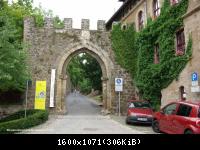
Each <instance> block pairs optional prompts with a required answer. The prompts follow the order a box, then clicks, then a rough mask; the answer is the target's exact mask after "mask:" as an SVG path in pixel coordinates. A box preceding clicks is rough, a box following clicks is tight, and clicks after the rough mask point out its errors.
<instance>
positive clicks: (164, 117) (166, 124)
mask: <svg viewBox="0 0 200 150" xmlns="http://www.w3.org/2000/svg"><path fill="white" fill-rule="evenodd" d="M176 109H177V103H171V104H169V105H168V106H166V107H165V108H164V109H163V110H162V113H161V117H160V121H159V126H160V130H161V131H163V132H166V133H172V128H171V127H172V118H173V116H174V115H175V113H176Z"/></svg>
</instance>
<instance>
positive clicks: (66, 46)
mask: <svg viewBox="0 0 200 150" xmlns="http://www.w3.org/2000/svg"><path fill="white" fill-rule="evenodd" d="M72 23H73V20H72V19H71V18H65V19H64V28H63V29H56V28H54V26H53V21H52V19H51V18H46V19H45V24H44V27H43V28H37V27H36V26H35V23H34V19H33V18H29V17H26V18H25V20H24V41H25V42H26V43H28V44H29V49H28V64H29V68H30V71H31V76H32V81H33V85H32V87H31V88H30V90H29V97H28V106H29V108H33V106H34V99H35V82H36V80H46V81H47V103H46V108H47V109H50V111H51V112H52V113H60V114H65V113H66V112H67V110H66V108H67V107H66V105H67V104H66V102H65V97H66V95H67V93H69V91H70V78H69V77H68V76H67V72H66V67H67V65H68V63H69V62H70V60H71V58H72V57H74V56H75V55H77V54H79V53H82V52H85V53H88V54H90V55H91V56H92V57H94V58H95V59H96V60H97V61H98V62H99V65H100V66H101V68H102V74H103V75H102V85H103V86H102V87H103V89H102V91H103V108H104V109H105V110H108V111H110V112H112V113H115V112H116V108H117V107H118V106H117V103H116V100H117V93H116V92H115V91H114V89H115V87H114V81H115V77H122V78H124V81H125V82H124V92H122V95H121V99H122V100H121V110H122V113H123V114H125V113H126V103H127V100H128V99H130V98H131V97H133V95H134V94H135V88H134V85H133V84H132V83H133V82H132V80H131V77H130V75H129V73H127V72H126V71H125V70H124V69H123V68H121V67H120V66H119V65H118V64H117V63H116V62H115V57H114V52H113V51H112V47H111V41H110V32H107V31H106V30H105V21H103V20H99V21H98V22H97V30H90V20H88V19H82V21H81V29H73V27H72ZM51 69H56V82H55V97H54V99H55V108H49V99H50V79H51Z"/></svg>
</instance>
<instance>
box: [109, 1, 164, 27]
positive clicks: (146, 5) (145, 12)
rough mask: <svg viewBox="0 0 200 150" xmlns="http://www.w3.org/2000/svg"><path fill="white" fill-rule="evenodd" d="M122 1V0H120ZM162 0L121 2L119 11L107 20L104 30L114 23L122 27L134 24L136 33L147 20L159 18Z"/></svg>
mask: <svg viewBox="0 0 200 150" xmlns="http://www.w3.org/2000/svg"><path fill="white" fill-rule="evenodd" d="M121 1H122V0H121ZM163 1H164V0H123V4H122V6H121V7H120V8H119V10H118V11H117V12H116V13H115V14H114V15H113V16H112V17H111V18H110V20H108V22H107V24H106V28H107V29H108V30H110V29H111V28H112V24H113V23H114V22H120V23H121V24H122V27H126V25H127V24H134V25H135V28H136V30H137V31H139V30H141V29H142V28H143V27H144V26H145V24H146V23H147V19H148V18H152V19H156V17H158V16H159V14H160V11H161V7H162V4H163Z"/></svg>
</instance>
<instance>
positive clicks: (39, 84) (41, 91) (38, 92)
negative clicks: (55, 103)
mask: <svg viewBox="0 0 200 150" xmlns="http://www.w3.org/2000/svg"><path fill="white" fill-rule="evenodd" d="M45 102H46V81H36V89H35V109H42V110H45Z"/></svg>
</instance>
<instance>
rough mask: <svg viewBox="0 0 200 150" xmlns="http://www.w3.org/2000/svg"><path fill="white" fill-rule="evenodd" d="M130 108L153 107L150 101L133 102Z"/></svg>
mask: <svg viewBox="0 0 200 150" xmlns="http://www.w3.org/2000/svg"><path fill="white" fill-rule="evenodd" d="M129 108H151V106H150V104H149V103H148V102H131V103H129Z"/></svg>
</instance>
